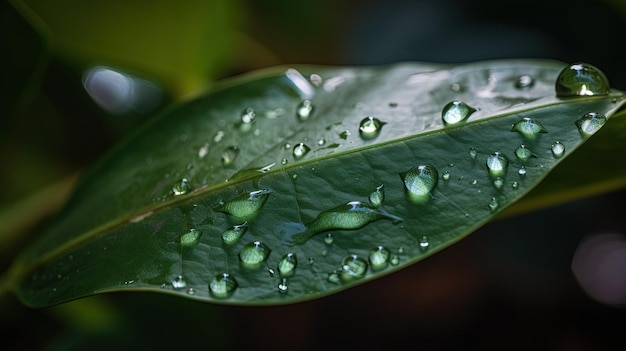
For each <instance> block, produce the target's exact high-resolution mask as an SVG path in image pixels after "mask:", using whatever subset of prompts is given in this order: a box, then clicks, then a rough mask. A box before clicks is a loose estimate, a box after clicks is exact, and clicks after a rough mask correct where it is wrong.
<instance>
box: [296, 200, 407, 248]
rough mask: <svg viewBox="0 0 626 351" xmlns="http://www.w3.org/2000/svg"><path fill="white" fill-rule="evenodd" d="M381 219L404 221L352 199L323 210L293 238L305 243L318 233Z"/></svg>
mask: <svg viewBox="0 0 626 351" xmlns="http://www.w3.org/2000/svg"><path fill="white" fill-rule="evenodd" d="M379 219H390V220H392V221H402V218H400V217H398V216H394V215H392V214H389V213H387V212H385V211H382V210H380V209H375V208H373V207H371V206H370V205H368V204H365V203H362V202H359V201H351V202H348V203H347V204H345V205H341V206H337V207H335V208H332V209H330V210H327V211H324V212H321V213H320V214H319V215H318V216H317V218H315V220H314V221H313V222H312V223H311V224H310V225H309V226H308V227H307V229H306V230H305V231H304V232H302V233H299V234H296V235H294V236H293V237H292V238H291V239H292V240H293V242H294V243H296V244H303V243H305V242H306V241H307V240H309V239H310V238H311V237H312V236H314V235H315V234H318V233H322V232H325V231H329V230H336V229H358V228H361V227H363V226H365V225H366V224H368V223H370V222H373V221H376V220H379Z"/></svg>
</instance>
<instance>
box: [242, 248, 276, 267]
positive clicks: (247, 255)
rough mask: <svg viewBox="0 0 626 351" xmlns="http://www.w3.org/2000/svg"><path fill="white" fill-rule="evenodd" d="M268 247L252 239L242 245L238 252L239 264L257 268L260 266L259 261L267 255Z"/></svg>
mask: <svg viewBox="0 0 626 351" xmlns="http://www.w3.org/2000/svg"><path fill="white" fill-rule="evenodd" d="M271 251H272V250H270V248H269V247H268V246H267V245H265V244H263V243H262V242H260V241H253V242H251V243H248V244H246V245H244V247H243V248H242V249H241V251H240V252H239V260H240V261H241V264H242V265H243V266H245V267H247V268H254V269H257V268H259V267H261V263H262V262H263V261H265V260H266V259H267V257H268V256H269V254H270V252H271Z"/></svg>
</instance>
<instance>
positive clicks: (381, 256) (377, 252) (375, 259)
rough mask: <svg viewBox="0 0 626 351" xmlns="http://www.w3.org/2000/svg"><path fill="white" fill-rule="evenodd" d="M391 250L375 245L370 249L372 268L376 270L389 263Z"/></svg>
mask: <svg viewBox="0 0 626 351" xmlns="http://www.w3.org/2000/svg"><path fill="white" fill-rule="evenodd" d="M390 256H391V252H390V251H389V249H387V248H386V247H384V246H377V247H375V248H373V249H372V250H370V257H369V261H370V265H371V266H372V269H373V270H375V271H377V270H381V269H383V268H385V267H386V266H387V264H389V257H390Z"/></svg>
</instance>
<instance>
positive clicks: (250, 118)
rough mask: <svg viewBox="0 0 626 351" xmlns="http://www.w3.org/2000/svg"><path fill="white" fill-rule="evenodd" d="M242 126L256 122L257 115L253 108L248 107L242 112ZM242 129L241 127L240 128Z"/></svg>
mask: <svg viewBox="0 0 626 351" xmlns="http://www.w3.org/2000/svg"><path fill="white" fill-rule="evenodd" d="M240 120H241V125H248V126H249V125H251V124H252V123H254V121H255V120H256V113H254V109H253V108H252V107H248V108H246V109H245V110H243V112H241V118H240ZM240 128H241V126H240Z"/></svg>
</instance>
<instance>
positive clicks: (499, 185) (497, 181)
mask: <svg viewBox="0 0 626 351" xmlns="http://www.w3.org/2000/svg"><path fill="white" fill-rule="evenodd" d="M493 185H494V186H495V187H496V189H502V186H503V185H504V179H502V178H501V177H496V179H494V181H493Z"/></svg>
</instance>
